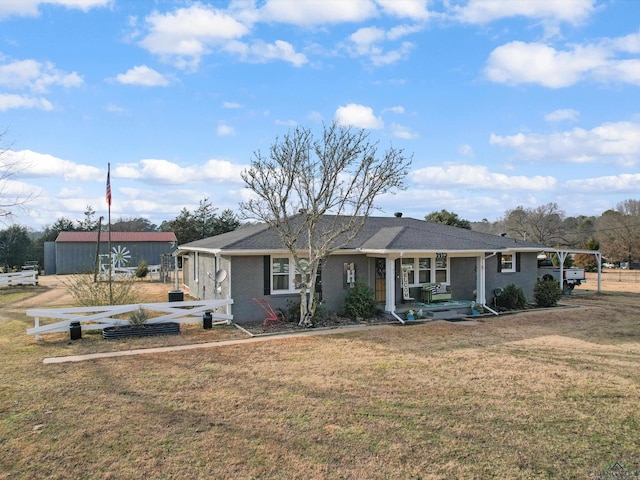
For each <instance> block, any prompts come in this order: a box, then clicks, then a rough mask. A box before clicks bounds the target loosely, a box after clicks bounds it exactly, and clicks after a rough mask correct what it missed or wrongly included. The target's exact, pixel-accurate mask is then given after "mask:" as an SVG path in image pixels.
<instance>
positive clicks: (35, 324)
mask: <svg viewBox="0 0 640 480" xmlns="http://www.w3.org/2000/svg"><path fill="white" fill-rule="evenodd" d="M33 326H34V327H35V328H38V327H39V326H40V317H35V322H34V325H33ZM38 340H40V334H39V333H36V342H37V341H38Z"/></svg>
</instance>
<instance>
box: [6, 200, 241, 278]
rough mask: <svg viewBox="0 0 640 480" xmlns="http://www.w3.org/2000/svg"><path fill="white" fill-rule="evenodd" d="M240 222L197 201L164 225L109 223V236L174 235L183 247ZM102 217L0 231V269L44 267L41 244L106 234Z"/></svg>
mask: <svg viewBox="0 0 640 480" xmlns="http://www.w3.org/2000/svg"><path fill="white" fill-rule="evenodd" d="M240 224H241V222H240V220H239V218H238V216H237V215H236V214H235V213H234V212H233V211H231V210H229V209H225V210H223V211H222V212H220V213H217V208H215V207H214V206H213V204H212V203H211V202H210V201H209V199H208V198H205V199H202V200H200V203H199V206H198V207H197V208H196V209H194V210H193V211H189V210H188V209H187V208H186V207H185V208H183V209H182V210H181V211H180V213H179V214H178V216H177V217H176V218H174V219H173V220H167V221H163V222H162V223H161V224H160V225H159V226H158V225H155V224H153V223H151V222H150V221H149V220H148V219H146V218H134V217H120V218H118V219H117V220H115V221H113V222H111V231H112V232H174V233H175V235H176V238H177V239H178V244H185V243H188V242H192V241H194V240H199V239H201V238H206V237H210V236H213V235H218V234H220V233H225V232H229V231H232V230H235V229H236V228H238V227H239V226H240ZM107 229H108V225H106V224H105V222H104V218H103V217H97V216H96V211H95V210H94V209H93V207H91V206H90V205H88V206H87V207H86V209H85V211H84V217H83V218H81V219H78V220H71V219H69V218H66V217H60V218H58V219H57V220H56V221H55V222H54V223H53V224H52V225H48V226H46V227H45V228H44V230H43V231H42V232H37V233H36V232H33V231H31V230H29V229H28V228H27V227H25V226H22V225H12V226H10V227H8V228H6V229H5V230H0V266H1V267H2V268H3V270H4V271H8V270H10V269H13V268H18V269H19V268H20V266H22V265H24V264H25V262H27V261H32V260H36V261H38V263H39V265H41V266H42V265H44V244H45V243H46V242H54V241H55V240H56V238H57V237H58V235H59V234H60V232H97V231H98V230H101V231H107Z"/></svg>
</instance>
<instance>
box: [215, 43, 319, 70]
mask: <svg viewBox="0 0 640 480" xmlns="http://www.w3.org/2000/svg"><path fill="white" fill-rule="evenodd" d="M224 50H225V51H226V52H229V53H234V54H237V55H238V56H239V57H240V58H241V59H242V60H243V61H245V62H254V63H266V62H270V61H272V60H282V61H284V62H289V63H291V64H292V65H293V66H295V67H301V66H302V65H304V64H305V63H307V62H308V60H307V57H306V56H305V55H304V54H303V53H298V52H296V51H295V49H294V48H293V45H291V44H290V43H289V42H285V41H283V40H276V41H275V42H273V43H265V42H263V41H262V40H256V41H253V42H251V43H244V42H239V41H231V42H229V43H227V44H226V45H225V47H224Z"/></svg>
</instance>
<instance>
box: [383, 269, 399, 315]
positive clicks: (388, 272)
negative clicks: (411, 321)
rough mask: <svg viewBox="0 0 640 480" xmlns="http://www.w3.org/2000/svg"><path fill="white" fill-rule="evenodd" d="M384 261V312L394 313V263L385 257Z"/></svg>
mask: <svg viewBox="0 0 640 480" xmlns="http://www.w3.org/2000/svg"><path fill="white" fill-rule="evenodd" d="M384 261H385V280H384V281H385V298H386V300H385V305H384V310H385V312H395V311H396V262H395V259H393V258H390V257H386V258H385V259H384Z"/></svg>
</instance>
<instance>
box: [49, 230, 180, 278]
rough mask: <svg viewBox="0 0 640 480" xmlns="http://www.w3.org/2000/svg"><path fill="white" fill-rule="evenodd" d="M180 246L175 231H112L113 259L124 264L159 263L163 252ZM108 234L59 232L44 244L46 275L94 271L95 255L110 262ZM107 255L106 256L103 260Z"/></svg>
mask: <svg viewBox="0 0 640 480" xmlns="http://www.w3.org/2000/svg"><path fill="white" fill-rule="evenodd" d="M177 246H178V240H177V238H176V235H175V234H174V233H173V232H111V252H112V254H113V255H114V263H116V262H117V265H118V266H121V267H136V266H137V265H138V264H139V263H140V262H141V261H145V262H147V264H149V265H160V264H161V262H162V256H163V255H170V254H172V253H173V251H174V250H175V249H176V248H177ZM108 254H109V235H108V233H107V232H100V246H99V247H98V232H60V234H58V238H56V241H55V242H47V243H46V244H45V259H44V272H45V274H46V275H55V274H67V273H89V272H93V271H94V269H95V265H96V257H97V256H98V258H99V256H100V255H102V256H103V257H102V258H103V262H104V261H106V262H107V263H108ZM104 259H107V260H104Z"/></svg>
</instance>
